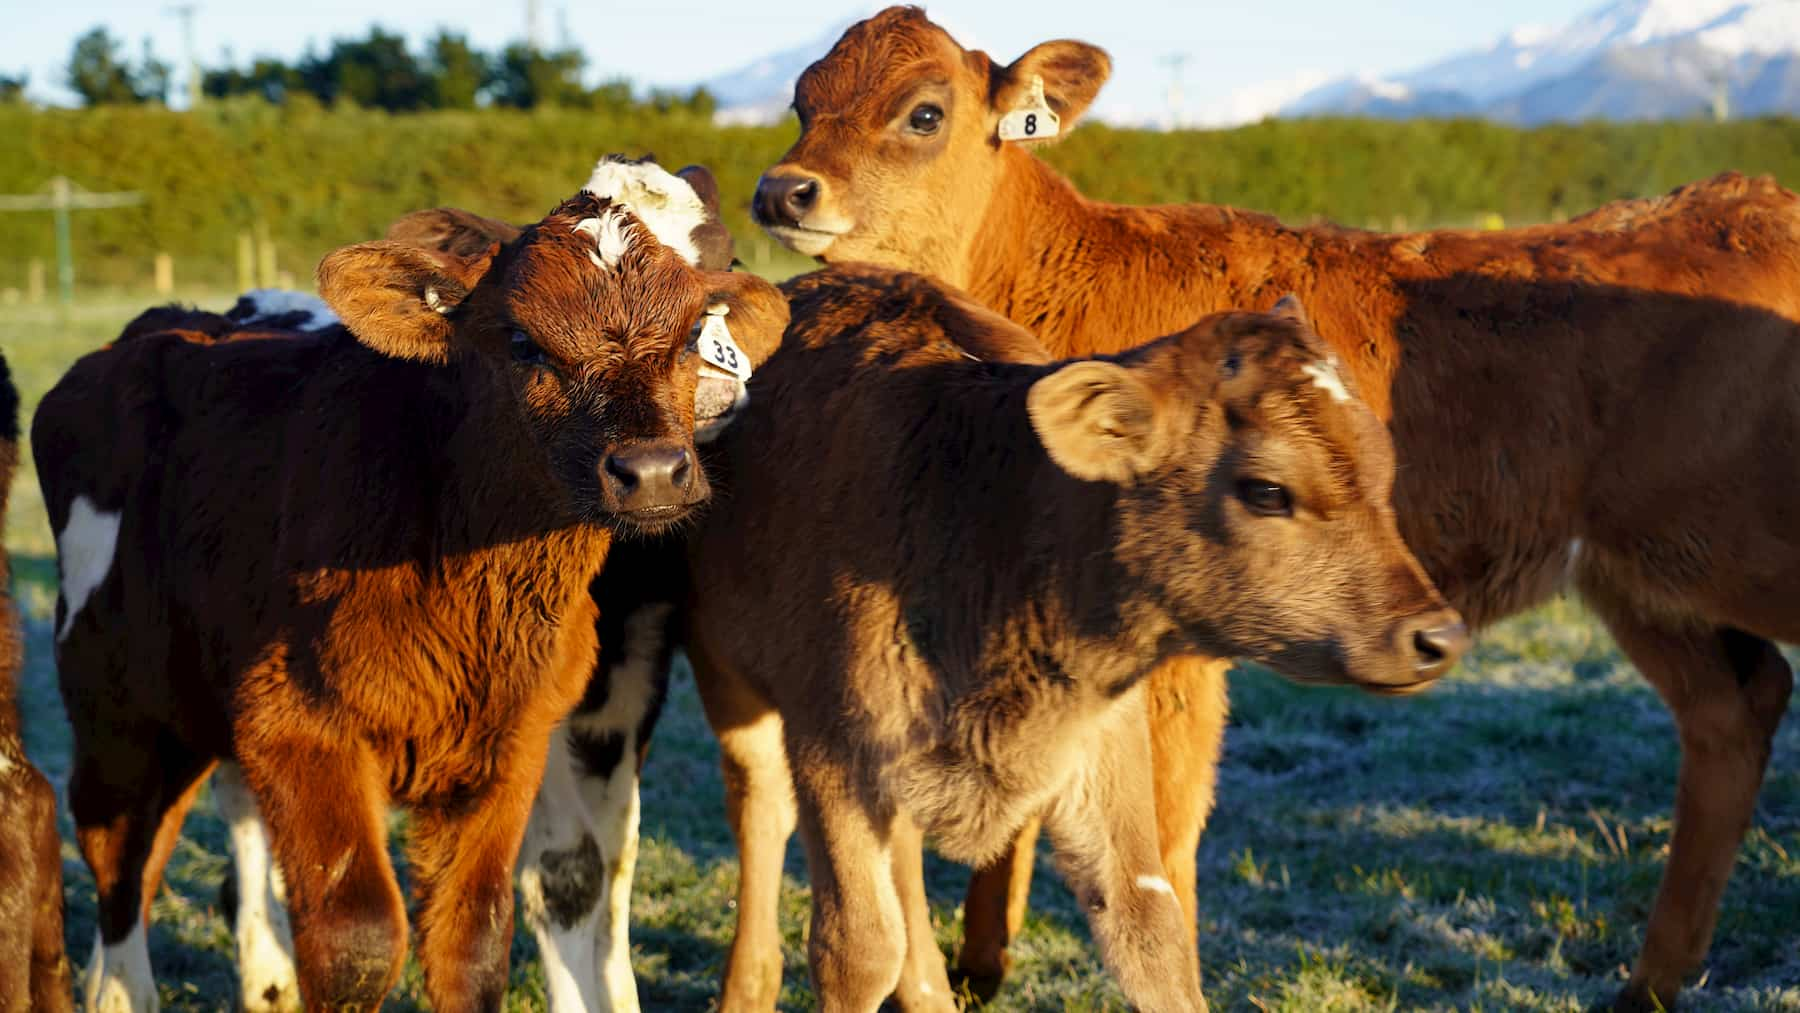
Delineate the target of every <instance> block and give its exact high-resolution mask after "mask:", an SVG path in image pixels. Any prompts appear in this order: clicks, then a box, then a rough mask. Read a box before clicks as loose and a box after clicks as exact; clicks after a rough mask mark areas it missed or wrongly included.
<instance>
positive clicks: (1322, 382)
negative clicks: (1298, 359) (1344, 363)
mask: <svg viewBox="0 0 1800 1013" xmlns="http://www.w3.org/2000/svg"><path fill="white" fill-rule="evenodd" d="M1300 372H1302V373H1305V374H1306V375H1307V376H1310V377H1312V378H1313V386H1314V387H1318V388H1319V389H1320V390H1323V391H1324V392H1325V393H1327V394H1330V395H1331V399H1332V400H1333V401H1348V400H1350V390H1349V388H1347V387H1345V386H1344V381H1343V378H1342V377H1340V376H1338V372H1337V367H1336V366H1334V365H1332V364H1331V363H1330V362H1328V361H1326V360H1324V359H1320V360H1319V361H1318V362H1309V363H1307V364H1306V365H1304V366H1301V367H1300Z"/></svg>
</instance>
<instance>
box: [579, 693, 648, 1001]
mask: <svg viewBox="0 0 1800 1013" xmlns="http://www.w3.org/2000/svg"><path fill="white" fill-rule="evenodd" d="M614 672H615V674H616V672H617V669H615V670H614ZM614 688H615V689H616V688H617V683H615V684H614ZM581 794H582V797H583V798H585V799H586V800H587V808H588V812H589V813H591V814H592V815H593V819H594V829H595V832H596V834H598V836H599V839H600V849H601V851H602V852H603V853H604V854H605V855H606V904H605V917H604V918H603V919H601V921H600V926H599V928H600V931H599V933H598V934H597V936H596V938H595V939H594V946H595V959H596V960H597V961H598V963H599V965H600V977H601V984H602V986H603V987H604V989H605V994H606V996H607V997H608V1000H609V1001H610V1002H611V1006H610V1007H609V1008H610V1009H612V1010H613V1013H631V1011H635V1010H637V1008H638V996H637V979H636V978H635V977H634V976H633V975H632V973H631V883H632V879H633V878H634V877H635V876H636V875H637V855H638V769H637V735H636V733H635V732H633V733H628V734H627V735H626V736H625V748H624V749H622V750H620V755H619V763H618V765H617V766H616V767H614V768H613V770H612V773H611V775H610V776H608V777H605V778H599V777H584V778H582V779H581Z"/></svg>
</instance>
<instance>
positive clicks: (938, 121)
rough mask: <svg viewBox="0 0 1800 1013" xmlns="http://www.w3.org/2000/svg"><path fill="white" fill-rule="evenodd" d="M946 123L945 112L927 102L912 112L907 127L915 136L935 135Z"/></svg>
mask: <svg viewBox="0 0 1800 1013" xmlns="http://www.w3.org/2000/svg"><path fill="white" fill-rule="evenodd" d="M943 122H944V110H943V109H941V108H939V107H937V106H934V105H932V104H931V103H929V102H927V103H925V104H924V105H922V106H919V107H917V108H915V109H914V110H913V111H912V116H910V117H908V118H907V121H906V125H907V126H908V127H910V128H912V132H913V133H915V134H935V133H937V129H938V127H940V126H942V125H943Z"/></svg>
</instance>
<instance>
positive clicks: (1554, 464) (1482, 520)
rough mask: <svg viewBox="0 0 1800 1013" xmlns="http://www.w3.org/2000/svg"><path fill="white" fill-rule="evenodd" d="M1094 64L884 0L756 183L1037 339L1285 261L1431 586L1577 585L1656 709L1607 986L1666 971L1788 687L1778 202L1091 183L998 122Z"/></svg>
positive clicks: (1171, 303)
mask: <svg viewBox="0 0 1800 1013" xmlns="http://www.w3.org/2000/svg"><path fill="white" fill-rule="evenodd" d="M1108 69H1109V62H1108V60H1107V57H1106V54H1105V53H1103V52H1101V51H1100V50H1098V49H1096V48H1094V47H1092V46H1089V45H1085V44H1083V43H1079V42H1067V41H1063V42H1048V43H1044V44H1043V45H1040V46H1037V47H1036V48H1034V49H1032V50H1031V51H1030V52H1028V53H1026V54H1025V55H1023V56H1021V57H1020V58H1019V59H1017V60H1015V61H1014V62H1013V63H1012V64H1010V65H1006V66H1002V65H999V64H996V63H994V62H993V61H991V60H990V59H989V58H988V56H987V55H986V54H984V53H981V52H975V51H970V50H965V49H963V48H962V47H961V46H959V45H957V43H956V42H955V40H953V39H952V38H951V37H950V36H949V35H948V34H946V33H945V32H944V31H943V30H942V29H940V28H938V27H937V26H935V25H933V24H932V23H931V22H929V21H927V20H926V18H925V16H924V14H923V13H922V12H920V11H919V10H917V9H916V8H890V9H889V10H887V11H884V12H882V13H881V14H879V15H877V16H875V17H874V18H871V19H870V20H868V21H865V22H863V23H861V24H859V25H857V26H855V27H853V28H851V29H850V30H849V31H848V32H847V33H846V34H845V35H844V37H843V39H842V40H841V41H840V42H839V43H838V45H837V46H836V48H834V49H833V50H832V52H831V53H830V54H829V55H828V56H826V57H825V58H824V59H823V60H821V61H819V62H818V63H817V64H815V65H813V67H812V68H810V69H809V70H808V71H807V72H806V73H805V74H804V75H803V76H802V78H801V79H800V82H799V84H798V86H797V88H796V93H795V109H796V111H797V112H798V113H799V116H800V122H801V125H802V132H801V136H800V139H799V140H798V141H797V142H796V143H795V145H794V147H793V149H792V150H791V151H789V153H788V154H787V156H786V157H785V158H784V159H783V160H782V162H781V163H780V164H779V165H777V166H776V167H775V168H773V169H771V170H770V171H769V173H768V175H767V176H765V177H764V180H763V184H762V188H761V191H760V193H759V196H758V199H757V204H756V207H757V210H758V212H759V215H760V216H761V217H762V218H763V219H764V220H765V221H767V222H768V223H769V225H770V226H771V231H773V232H774V234H776V235H777V236H778V237H780V238H782V239H783V240H784V241H785V242H787V243H788V244H789V245H791V246H793V247H794V248H795V249H799V250H802V251H804V252H807V253H812V254H815V255H818V256H821V257H823V258H824V259H826V260H827V261H840V260H870V261H875V262H878V263H883V264H888V265H891V266H895V267H904V268H909V269H915V270H929V271H932V272H934V273H936V274H937V275H939V276H940V277H942V278H944V279H946V280H947V281H950V282H952V283H954V284H957V285H960V286H963V287H964V288H966V289H967V290H968V291H969V293H970V294H971V295H972V296H973V297H974V298H976V299H977V300H979V301H980V302H982V303H984V304H986V305H988V306H991V307H993V308H994V309H997V310H999V311H1000V312H1002V313H1004V314H1005V315H1006V316H1008V317H1010V318H1011V319H1013V320H1015V321H1018V322H1020V323H1023V324H1025V325H1026V326H1028V327H1030V328H1032V329H1033V330H1034V331H1036V332H1037V333H1038V335H1039V337H1040V338H1042V339H1043V341H1044V342H1045V344H1046V345H1047V346H1048V347H1049V348H1050V349H1051V350H1052V351H1054V352H1056V353H1058V354H1065V355H1069V354H1082V353H1087V352H1092V351H1105V350H1113V349H1118V348H1124V347H1129V346H1130V345H1133V344H1136V343H1138V342H1141V341H1145V340H1148V339H1149V338H1151V337H1153V336H1155V335H1157V334H1161V333H1164V332H1166V331H1169V330H1171V329H1173V328H1176V327H1179V326H1182V325H1183V324H1184V323H1185V322H1186V321H1189V320H1192V319H1193V318H1194V317H1196V316H1198V315H1199V314H1202V313H1207V312H1213V311H1217V310H1222V309H1225V308H1228V307H1236V306H1267V305H1269V304H1270V303H1272V302H1273V301H1274V300H1275V298H1276V297H1277V296H1278V295H1279V294H1281V293H1283V292H1290V291H1292V292H1297V293H1298V294H1299V295H1300V297H1301V298H1302V299H1303V300H1304V301H1305V304H1306V306H1307V308H1308V309H1309V310H1310V311H1311V312H1312V314H1313V319H1314V321H1315V323H1316V324H1317V327H1318V332H1319V334H1320V336H1321V337H1322V338H1324V339H1325V341H1326V342H1327V343H1328V344H1329V345H1330V346H1332V348H1334V349H1335V350H1336V352H1337V354H1338V355H1339V357H1340V358H1341V359H1342V361H1343V362H1344V364H1345V368H1346V371H1347V372H1348V373H1349V374H1350V375H1351V376H1353V377H1354V378H1355V380H1356V381H1357V384H1358V386H1359V388H1360V390H1361V391H1362V392H1363V395H1364V396H1365V397H1366V398H1367V399H1368V402H1369V404H1370V406H1371V407H1372V408H1373V409H1374V410H1375V412H1376V414H1377V415H1378V416H1380V417H1382V418H1384V419H1386V420H1387V421H1388V423H1389V427H1390V429H1391V431H1392V433H1393V437H1394V444H1395V449H1396V453H1397V454H1398V456H1399V459H1400V461H1401V465H1402V467H1401V469H1400V477H1399V481H1398V483H1397V485H1396V487H1395V491H1394V496H1395V506H1396V509H1397V511H1398V513H1399V517H1400V529H1401V532H1402V534H1404V535H1405V537H1406V541H1407V544H1408V545H1410V546H1411V547H1412V549H1413V551H1414V552H1416V553H1417V554H1418V556H1419V559H1420V561H1421V562H1423V563H1424V565H1425V569H1426V571H1427V572H1428V573H1429V574H1431V576H1432V578H1433V579H1434V580H1435V581H1436V582H1437V583H1438V585H1439V586H1440V587H1441V588H1443V591H1444V594H1445V595H1446V596H1447V597H1448V598H1449V600H1450V602H1451V603H1452V604H1453V605H1455V606H1456V607H1457V608H1458V609H1460V610H1461V611H1462V612H1463V613H1464V614H1465V615H1467V616H1468V617H1469V619H1470V620H1471V621H1472V622H1475V623H1477V624H1480V623H1487V622H1492V621H1494V620H1496V619H1498V618H1500V617H1502V616H1505V615H1508V614H1511V613H1514V612H1517V611H1519V610H1521V609H1524V608H1528V607H1530V606H1531V605H1533V604H1535V603H1537V602H1541V601H1543V600H1544V599H1545V598H1547V597H1549V596H1550V595H1553V594H1555V593H1556V592H1558V591H1559V590H1563V589H1565V588H1573V589H1576V590H1579V591H1580V592H1581V594H1582V596H1583V597H1584V598H1585V599H1586V600H1587V602H1588V603H1589V604H1590V605H1591V606H1592V607H1593V608H1594V609H1595V610H1596V611H1597V612H1599V614H1600V615H1601V616H1602V617H1604V619H1605V620H1606V622H1607V625H1608V627H1609V628H1610V629H1611V630H1612V632H1613V634H1614V636H1615V637H1617V639H1618V641H1619V644H1620V646H1621V647H1622V648H1623V649H1624V651H1625V652H1626V654H1627V655H1628V656H1629V657H1630V658H1631V660H1632V661H1633V662H1634V663H1635V664H1636V665H1637V666H1638V668H1639V669H1640V670H1641V671H1642V672H1643V673H1644V675H1645V676H1646V677H1647V678H1648V679H1649V680H1650V681H1651V682H1652V684H1654V685H1655V686H1656V688H1657V690H1658V691H1659V692H1660V693H1661V694H1662V697H1663V699H1664V701H1665V702H1666V703H1667V704H1668V705H1669V707H1670V709H1671V711H1673V713H1674V717H1675V722H1676V726H1677V730H1678V733H1679V735H1680V739H1681V747H1682V761H1681V773H1680V783H1679V786H1678V788H1677V791H1676V805H1675V833H1674V837H1673V839H1672V841H1671V850H1670V854H1669V860H1668V866H1667V869H1666V871H1665V873H1664V877H1663V883H1662V887H1661V890H1660V892H1659V894H1658V896H1657V900H1656V905H1655V908H1654V910H1653V911H1652V913H1651V916H1650V923H1649V926H1648V929H1647V931H1646V933H1645V938H1644V944H1643V949H1642V952H1641V953H1640V955H1639V957H1638V960H1637V963H1636V965H1635V967H1634V969H1633V971H1632V974H1631V979H1630V981H1629V983H1628V984H1627V985H1626V986H1625V988H1624V990H1623V991H1622V992H1621V993H1620V995H1619V996H1618V998H1617V1002H1616V1005H1617V1007H1618V1008H1620V1009H1645V1008H1651V1007H1653V1006H1654V1005H1655V1003H1656V1002H1658V1001H1660V1002H1661V1003H1663V1004H1668V1003H1670V1002H1673V1001H1674V998H1675V996H1676V994H1677V992H1678V991H1679V989H1680V987H1681V981H1682V977H1683V975H1685V974H1687V973H1688V972H1690V971H1692V970H1693V969H1694V968H1696V967H1697V966H1698V965H1699V963H1700V961H1701V959H1702V958H1703V957H1704V956H1705V954H1706V949H1707V946H1708V943H1709V942H1710V939H1711V936H1712V931H1713V925H1714V922H1715V920H1716V918H1717V914H1718V906H1719V897H1720V894H1721V893H1722V891H1723V889H1724V885H1725V882H1726V879H1727V878H1728V877H1729V875H1730V870H1731V865H1732V861H1733V858H1734V856H1735V854H1736V850H1737V846H1738V843H1739V842H1740V840H1741V839H1742V836H1743V833H1744V831H1745V830H1746V828H1747V827H1748V826H1749V821H1750V818H1751V812H1752V809H1753V807H1754V804H1755V799H1756V795H1757V791H1758V789H1759V787H1760V784H1761V781H1762V776H1763V770H1764V767H1765V765H1766V764H1767V761H1768V756H1769V742H1770V739H1771V737H1772V736H1773V734H1774V731H1775V728H1776V725H1777V723H1778V722H1779V721H1780V719H1781V715H1782V712H1783V710H1784V709H1785V707H1786V704H1787V700H1788V696H1789V693H1790V690H1791V686H1792V675H1791V673H1790V672H1789V669H1788V666H1787V663H1786V662H1784V661H1783V660H1782V658H1781V656H1780V654H1778V653H1777V651H1776V649H1775V646H1774V643H1773V642H1774V641H1790V642H1791V641H1795V640H1797V639H1800V552H1796V551H1795V549H1794V547H1793V543H1792V539H1791V537H1790V534H1789V532H1788V531H1787V528H1786V525H1785V522H1784V521H1783V520H1782V517H1781V514H1780V512H1779V511H1778V510H1776V509H1775V508H1774V505H1775V504H1779V503H1784V502H1787V501H1789V500H1791V499H1793V498H1794V496H1795V495H1796V493H1797V490H1796V479H1797V478H1800V476H1797V475H1796V472H1795V467H1794V464H1793V462H1794V460H1795V457H1794V454H1793V453H1792V449H1793V444H1794V442H1795V440H1796V438H1797V437H1796V435H1795V434H1796V433H1800V403H1797V402H1796V399H1795V397H1794V394H1793V392H1794V390H1796V389H1797V388H1800V359H1797V355H1800V340H1796V339H1797V338H1800V331H1797V330H1796V326H1795V321H1796V320H1797V319H1800V201H1796V199H1795V197H1794V196H1793V195H1792V194H1790V193H1788V192H1787V191H1785V190H1782V189H1781V188H1779V187H1778V186H1776V185H1775V184H1774V183H1773V182H1771V181H1769V180H1749V179H1744V178H1741V177H1737V176H1723V177H1720V178H1718V179H1716V180H1713V181H1711V182H1708V183H1701V184H1695V185H1693V186H1689V187H1684V188H1683V189H1681V190H1678V191H1676V192H1675V193H1673V194H1671V195H1669V196H1668V197H1665V198H1661V199H1658V200H1644V201H1630V202H1622V203H1619V204H1614V205H1609V206H1608V207H1605V208H1602V209H1601V210H1599V211H1596V212H1594V213H1593V214H1590V215H1587V216H1585V217H1582V218H1578V219H1576V220H1574V221H1571V222H1569V223H1567V224H1563V225H1553V226H1544V227H1539V228H1529V229H1519V230H1514V231H1510V232H1500V233H1465V232H1430V233H1419V234H1411V235H1381V234H1375V233H1367V232H1357V231H1351V230H1344V229H1337V228H1331V227H1318V228H1288V227H1286V226H1284V225H1282V224H1281V223H1280V222H1278V221H1276V220H1275V219H1273V218H1270V217H1267V216H1264V215H1257V214H1251V213H1246V212H1242V211H1236V210H1233V209H1231V208H1224V207H1215V206H1207V205H1185V206H1166V207H1149V208H1143V207H1127V206H1121V205H1116V204H1102V203H1099V202H1095V201H1090V200H1088V199H1086V198H1084V197H1083V196H1082V195H1081V194H1079V193H1077V192H1076V191H1075V189H1074V188H1073V187H1072V186H1070V185H1069V183H1068V181H1066V180H1065V179H1063V178H1062V177H1060V176H1058V175H1057V174H1056V173H1055V172H1054V171H1053V170H1051V169H1050V168H1049V167H1048V166H1046V165H1045V164H1044V163H1042V162H1040V161H1039V160H1037V159H1036V158H1034V157H1032V155H1031V154H1030V152H1029V151H1027V150H1025V148H1023V147H1021V146H1020V144H1018V143H1014V142H1010V141H1001V140H1000V139H999V137H998V129H999V123H1000V121H1001V119H1002V117H1004V116H1006V115H1007V114H1009V113H1012V112H1014V111H1015V110H1018V109H1020V108H1021V104H1022V103H1024V102H1026V101H1027V98H1028V96H1029V95H1030V93H1031V91H1032V88H1033V82H1034V81H1036V82H1040V83H1041V86H1042V89H1043V92H1044V94H1045V96H1046V99H1047V104H1048V105H1049V106H1050V107H1051V109H1052V110H1053V111H1054V112H1055V113H1056V114H1058V115H1059V116H1060V118H1061V129H1062V130H1067V129H1068V128H1069V127H1070V126H1072V125H1073V123H1074V121H1075V120H1076V119H1077V118H1078V117H1079V116H1080V115H1081V113H1082V112H1083V110H1085V109H1086V108H1087V106H1088V104H1089V103H1090V102H1091V101H1092V99H1093V98H1094V95H1095V94H1096V93H1097V92H1098V91H1099V89H1100V86H1101V84H1102V83H1103V82H1104V81H1105V79H1106V75H1107V72H1108ZM1222 672H1223V667H1222V666H1218V665H1214V666H1206V665H1204V664H1202V663H1199V662H1193V661H1187V662H1183V663H1181V664H1180V665H1179V666H1176V667H1171V668H1168V669H1165V670H1164V671H1162V672H1160V673H1158V674H1157V675H1156V676H1154V677H1153V678H1152V680H1151V697H1152V702H1151V704H1150V708H1151V712H1152V714H1153V715H1156V726H1155V728H1154V730H1153V733H1152V739H1153V744H1154V746H1155V748H1156V752H1157V761H1156V762H1157V769H1158V772H1159V775H1160V776H1159V780H1158V789H1157V804H1158V807H1159V812H1158V815H1159V818H1160V819H1161V822H1162V826H1161V839H1162V848H1163V855H1164V860H1165V862H1166V863H1168V865H1169V870H1170V874H1171V878H1173V879H1174V880H1175V881H1176V882H1177V883H1178V884H1179V885H1180V886H1181V888H1182V890H1181V892H1182V899H1183V902H1184V903H1186V904H1189V905H1191V904H1193V897H1192V896H1191V891H1189V890H1188V889H1187V884H1188V883H1190V882H1191V881H1192V879H1191V876H1192V867H1193V844H1194V841H1195V840H1196V839H1197V837H1198V834H1199V830H1200V827H1201V825H1202V823H1203V821H1204V817H1205V810H1206V805H1207V804H1209V803H1210V799H1211V784H1212V773H1211V767H1212V764H1213V762H1214V758H1215V756H1216V742H1217V737H1218V732H1219V727H1220V725H1221V724H1222V722H1223V718H1224V706H1223V700H1224V690H1223V684H1222V682H1221V681H1220V680H1221V676H1222ZM1196 743H1198V744H1200V747H1199V748H1198V749H1196V748H1194V747H1193V744H1196ZM1015 857H1016V858H1017V859H1018V860H1020V861H1024V860H1028V855H1026V854H1024V853H1023V852H1021V853H1020V854H1019V855H1017V856H1015ZM1027 871H1028V870H1027ZM1018 878H1019V877H1015V876H1013V875H1012V874H1010V873H1009V872H1008V871H1007V870H1005V869H1002V870H1000V871H999V873H998V874H997V875H995V876H994V877H992V880H993V883H992V886H993V887H995V888H996V891H995V892H996V893H997V892H999V890H1000V889H1003V888H1004V887H1005V886H1006V884H1007V881H1008V880H1009V879H1011V880H1013V881H1015V882H1016V881H1017V879H1018ZM1020 897H1021V899H1022V894H1021V895H1020ZM976 900H979V898H976ZM990 900H991V903H990V906H989V910H990V911H999V910H1001V909H1002V908H1003V907H1004V898H1000V897H993V898H990ZM971 908H972V909H979V908H980V905H979V904H978V903H975V901H972V903H971ZM1189 913H1190V914H1192V911H1191V909H1190V912H1189ZM996 920H998V919H997V918H990V919H989V921H990V923H991V922H993V921H996ZM1015 924H1016V923H1015ZM997 950H998V947H996V946H993V945H989V946H987V947H986V948H985V950H983V951H981V952H984V953H985V954H986V955H988V956H989V957H992V956H994V955H996V954H997ZM967 956H968V954H965V957H967ZM990 969H991V970H994V971H997V970H998V968H997V967H993V968H990Z"/></svg>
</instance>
